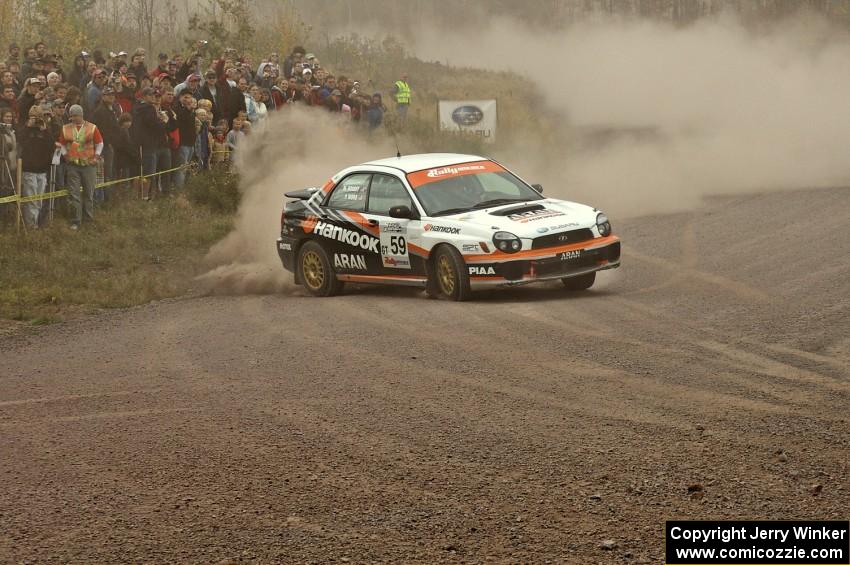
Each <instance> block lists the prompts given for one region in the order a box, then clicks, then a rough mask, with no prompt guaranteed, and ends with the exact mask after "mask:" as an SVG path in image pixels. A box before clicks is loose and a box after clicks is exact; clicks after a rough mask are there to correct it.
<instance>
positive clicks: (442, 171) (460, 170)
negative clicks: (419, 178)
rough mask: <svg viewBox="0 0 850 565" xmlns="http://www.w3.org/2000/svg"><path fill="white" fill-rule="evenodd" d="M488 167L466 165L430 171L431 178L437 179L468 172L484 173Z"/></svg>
mask: <svg viewBox="0 0 850 565" xmlns="http://www.w3.org/2000/svg"><path fill="white" fill-rule="evenodd" d="M486 169H487V167H485V166H484V165H466V166H462V167H442V168H440V169H431V170H430V171H428V174H427V175H426V176H428V177H429V178H432V179H433V178H437V177H444V176H446V175H457V174H459V173H465V172H467V171H484V170H486Z"/></svg>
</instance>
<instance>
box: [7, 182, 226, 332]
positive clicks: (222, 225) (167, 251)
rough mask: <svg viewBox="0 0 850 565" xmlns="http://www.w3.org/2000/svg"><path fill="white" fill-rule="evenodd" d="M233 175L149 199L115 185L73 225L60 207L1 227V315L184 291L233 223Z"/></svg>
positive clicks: (55, 312)
mask: <svg viewBox="0 0 850 565" xmlns="http://www.w3.org/2000/svg"><path fill="white" fill-rule="evenodd" d="M235 183H236V180H235V177H231V178H229V179H228V180H226V181H224V180H219V179H213V178H211V177H209V176H208V175H199V176H196V177H193V178H192V179H191V180H190V181H189V182H188V183H187V186H186V188H185V189H184V191H183V192H181V193H179V194H178V195H177V196H174V197H167V198H159V199H156V200H153V201H150V202H145V201H141V200H138V199H136V198H135V197H131V195H129V194H127V193H121V192H119V190H116V191H113V193H111V194H110V197H111V199H110V201H109V202H108V203H107V204H105V205H104V206H102V207H101V208H99V209H97V210H96V212H95V222H94V223H92V224H88V225H84V226H83V229H81V230H80V231H77V232H75V231H72V230H71V229H70V228H69V224H68V222H67V220H65V218H63V217H62V214H57V216H56V219H55V220H54V222H53V223H52V224H51V225H50V226H48V227H47V228H45V229H42V230H37V231H28V232H26V233H24V232H21V233H17V232H16V231H15V229H14V227H8V226H7V227H5V228H4V229H2V230H0V250H2V251H0V318H5V319H12V320H20V321H26V322H29V323H32V324H34V325H43V324H49V323H53V322H58V321H61V320H63V319H65V318H66V317H68V316H71V315H74V314H77V313H86V312H90V311H93V310H97V309H99V308H115V307H126V306H134V305H138V304H144V303H146V302H150V301H152V300H158V299H162V298H168V297H173V296H178V295H181V294H185V293H186V292H189V291H190V290H191V288H192V282H193V279H194V277H195V276H196V275H197V274H198V273H199V271H200V270H201V263H202V260H203V257H204V255H206V252H207V250H209V248H210V246H211V245H212V244H213V243H215V242H216V241H217V240H219V239H221V238H222V237H223V236H224V235H225V234H227V232H228V231H229V230H230V229H231V227H232V218H233V211H234V210H235V207H236V205H237V203H238V193H237V192H236V188H235V186H236V184H235ZM187 195H188V197H187ZM234 195H236V196H234ZM6 223H8V222H6Z"/></svg>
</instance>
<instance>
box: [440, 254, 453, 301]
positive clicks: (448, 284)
mask: <svg viewBox="0 0 850 565" xmlns="http://www.w3.org/2000/svg"><path fill="white" fill-rule="evenodd" d="M437 280H438V281H439V283H440V290H441V291H442V292H443V294H445V295H446V296H451V294H452V292H454V289H455V270H454V267H453V266H452V262H451V260H450V259H449V257H448V256H447V255H441V256H440V258H439V259H437Z"/></svg>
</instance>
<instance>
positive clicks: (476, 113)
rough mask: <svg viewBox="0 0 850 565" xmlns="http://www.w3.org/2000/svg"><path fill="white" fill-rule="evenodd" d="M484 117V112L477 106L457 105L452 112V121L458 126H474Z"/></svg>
mask: <svg viewBox="0 0 850 565" xmlns="http://www.w3.org/2000/svg"><path fill="white" fill-rule="evenodd" d="M483 119H484V112H483V111H482V110H481V108H479V107H478V106H471V105H469V106H458V107H457V108H455V111H454V112H452V121H453V122H454V123H456V124H457V125H459V126H474V125H475V124H477V123H478V122H480V121H481V120H483Z"/></svg>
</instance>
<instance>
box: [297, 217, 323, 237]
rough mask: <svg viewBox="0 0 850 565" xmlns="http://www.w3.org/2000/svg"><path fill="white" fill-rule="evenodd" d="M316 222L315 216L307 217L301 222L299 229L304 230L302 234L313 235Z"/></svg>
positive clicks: (317, 219)
mask: <svg viewBox="0 0 850 565" xmlns="http://www.w3.org/2000/svg"><path fill="white" fill-rule="evenodd" d="M318 221H319V218H317V217H316V216H307V217H306V218H305V219H303V220H301V228H302V229H303V230H304V233H313V230H314V229H315V228H316V222H318Z"/></svg>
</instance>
